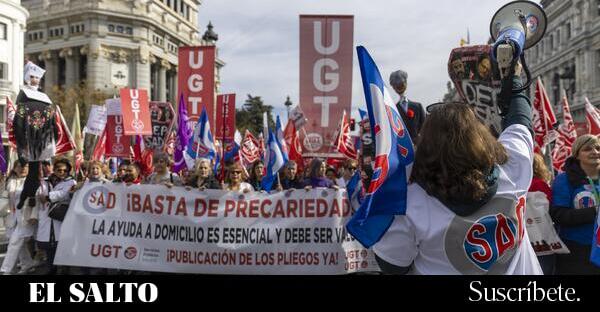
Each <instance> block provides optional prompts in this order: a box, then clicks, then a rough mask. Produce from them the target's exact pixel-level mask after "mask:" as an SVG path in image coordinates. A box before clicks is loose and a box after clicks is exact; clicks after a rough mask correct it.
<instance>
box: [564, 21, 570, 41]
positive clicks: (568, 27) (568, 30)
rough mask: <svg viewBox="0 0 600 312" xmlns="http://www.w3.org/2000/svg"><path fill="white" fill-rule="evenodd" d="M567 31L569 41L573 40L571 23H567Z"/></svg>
mask: <svg viewBox="0 0 600 312" xmlns="http://www.w3.org/2000/svg"><path fill="white" fill-rule="evenodd" d="M565 31H566V33H567V40H569V39H571V23H567V26H566V27H565Z"/></svg>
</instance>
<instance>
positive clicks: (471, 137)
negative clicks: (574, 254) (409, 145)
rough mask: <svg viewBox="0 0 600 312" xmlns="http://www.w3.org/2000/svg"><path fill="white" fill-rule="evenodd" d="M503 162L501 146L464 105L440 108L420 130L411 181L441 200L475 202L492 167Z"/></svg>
mask: <svg viewBox="0 0 600 312" xmlns="http://www.w3.org/2000/svg"><path fill="white" fill-rule="evenodd" d="M507 161H508V154H507V153H506V150H505V149H504V146H502V144H500V143H499V142H498V141H497V140H496V138H495V137H494V136H493V135H492V134H491V132H490V131H489V129H488V128H487V127H486V126H484V125H483V124H482V123H481V122H479V120H477V118H476V117H475V114H474V113H473V110H472V109H471V108H470V107H469V106H468V105H465V104H463V103H450V104H445V105H440V107H438V108H436V109H434V110H432V111H431V114H430V115H429V116H428V117H427V119H426V121H425V123H424V124H423V128H422V129H421V132H420V136H419V141H418V144H417V150H416V154H415V163H414V167H413V170H412V175H411V181H412V182H416V183H418V184H419V185H420V186H421V187H423V188H424V189H425V191H426V192H427V194H429V195H431V196H434V197H436V198H438V199H440V200H442V201H447V200H450V201H459V202H471V201H479V200H481V199H482V198H483V197H484V195H485V194H486V192H487V188H488V186H487V183H486V180H485V178H486V177H487V176H488V175H489V174H490V173H491V171H492V170H493V168H494V165H495V164H500V165H501V164H504V163H506V162H507Z"/></svg>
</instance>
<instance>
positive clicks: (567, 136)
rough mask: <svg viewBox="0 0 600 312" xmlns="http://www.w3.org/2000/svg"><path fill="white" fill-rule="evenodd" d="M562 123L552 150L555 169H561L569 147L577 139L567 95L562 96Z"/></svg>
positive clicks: (568, 154) (569, 150) (569, 149)
mask: <svg viewBox="0 0 600 312" xmlns="http://www.w3.org/2000/svg"><path fill="white" fill-rule="evenodd" d="M562 104H563V123H562V124H561V125H560V126H559V127H558V130H557V132H558V138H557V139H556V144H555V145H554V149H553V150H552V166H553V167H554V169H556V170H557V171H562V168H563V165H564V163H565V161H566V160H567V158H568V157H569V156H571V147H572V146H573V143H574V142H575V139H577V131H576V130H575V123H574V122H573V117H572V116H571V110H570V109H569V102H568V101H567V97H566V96H563V99H562Z"/></svg>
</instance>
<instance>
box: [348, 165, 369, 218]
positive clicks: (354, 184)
mask: <svg viewBox="0 0 600 312" xmlns="http://www.w3.org/2000/svg"><path fill="white" fill-rule="evenodd" d="M346 191H347V192H348V199H350V205H351V206H352V208H353V210H358V208H359V207H360V205H362V203H363V201H364V200H365V189H364V187H363V183H362V179H361V178H360V170H356V171H355V172H354V174H353V175H352V178H350V180H349V181H348V183H346Z"/></svg>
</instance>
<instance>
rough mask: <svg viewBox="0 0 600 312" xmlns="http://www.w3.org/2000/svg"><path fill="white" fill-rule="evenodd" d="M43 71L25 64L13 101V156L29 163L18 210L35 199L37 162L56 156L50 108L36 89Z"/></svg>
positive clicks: (48, 99) (46, 98)
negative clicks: (15, 148) (27, 201)
mask: <svg viewBox="0 0 600 312" xmlns="http://www.w3.org/2000/svg"><path fill="white" fill-rule="evenodd" d="M44 72H45V71H44V70H43V69H42V68H40V67H38V66H37V65H35V64H33V63H31V62H28V63H27V65H25V77H24V80H25V82H26V85H25V86H24V87H23V88H22V89H21V91H20V92H19V95H18V96H17V101H16V103H17V108H16V112H15V118H14V121H13V125H14V133H15V140H16V142H17V153H18V155H19V159H20V160H21V161H24V162H27V163H29V174H28V175H27V179H26V180H25V186H24V188H23V192H22V193H21V197H20V200H19V203H18V205H17V209H21V207H22V206H23V204H24V202H25V200H26V199H27V198H28V197H35V191H36V190H37V189H38V188H39V186H40V177H41V175H40V162H41V161H43V160H49V159H50V158H52V157H54V155H55V153H56V145H55V142H56V140H57V139H58V129H57V127H56V120H55V114H54V107H53V105H52V101H51V100H50V98H49V97H48V96H47V95H46V94H45V93H43V92H40V91H38V90H37V89H38V83H39V79H41V78H42V76H43V75H44Z"/></svg>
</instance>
